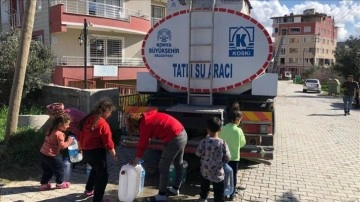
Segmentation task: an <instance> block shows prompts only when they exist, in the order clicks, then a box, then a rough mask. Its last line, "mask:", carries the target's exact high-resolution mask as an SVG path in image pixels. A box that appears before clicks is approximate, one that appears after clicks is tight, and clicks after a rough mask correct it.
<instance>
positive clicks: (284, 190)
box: [0, 81, 360, 202]
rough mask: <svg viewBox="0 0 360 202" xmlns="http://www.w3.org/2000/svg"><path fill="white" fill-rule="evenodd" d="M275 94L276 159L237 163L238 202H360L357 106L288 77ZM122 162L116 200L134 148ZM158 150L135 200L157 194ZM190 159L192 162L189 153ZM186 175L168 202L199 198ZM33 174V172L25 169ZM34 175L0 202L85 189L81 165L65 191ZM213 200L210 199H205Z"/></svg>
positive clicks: (112, 194) (58, 201) (110, 191)
mask: <svg viewBox="0 0 360 202" xmlns="http://www.w3.org/2000/svg"><path fill="white" fill-rule="evenodd" d="M278 89H279V91H278V94H279V96H278V97H277V98H276V115H275V116H276V122H277V125H276V136H275V143H274V144H275V148H276V150H275V158H274V160H272V162H271V163H272V164H271V165H270V166H266V165H263V164H245V163H243V164H242V165H241V170H240V172H239V176H240V179H239V180H240V182H239V183H240V186H241V187H243V188H245V189H244V190H241V191H240V194H239V196H238V197H237V199H236V201H261V202H263V201H277V202H280V201H294V202H298V201H301V202H302V201H306V202H307V201H324V202H328V201H346V202H356V201H360V158H359V157H360V110H353V111H352V112H351V115H350V116H346V117H345V116H343V110H342V101H341V99H340V98H339V97H330V96H326V95H318V94H315V93H306V94H304V93H302V86H301V85H295V84H292V83H291V82H290V81H280V82H279V88H278ZM117 150H118V153H120V156H121V161H120V162H116V163H114V162H112V161H111V160H109V162H110V174H111V176H110V180H109V184H108V186H107V189H106V197H107V198H108V199H110V201H114V202H115V201H118V200H117V182H118V172H119V170H120V167H121V165H123V164H124V163H126V162H128V161H129V160H130V159H131V158H132V156H133V154H134V151H133V150H131V149H124V148H122V147H119V148H117ZM158 155H159V153H158V152H147V153H146V157H145V164H144V166H145V168H146V171H147V178H146V179H147V180H146V183H145V186H146V189H145V191H144V193H143V194H142V195H141V197H140V198H139V199H137V201H141V200H142V198H143V197H147V196H151V195H153V194H156V184H157V179H158V176H157V172H156V164H157V163H156V159H158V158H157V157H158ZM186 158H187V160H188V161H189V162H190V163H191V162H193V161H195V160H196V159H194V158H193V157H192V156H187V157H186ZM188 171H189V174H188V178H187V181H186V183H185V185H184V186H183V187H182V189H181V192H182V193H184V194H186V195H181V196H179V197H177V198H171V199H170V200H169V201H196V200H195V199H197V198H198V197H199V195H198V193H199V192H200V187H199V175H198V172H197V171H196V170H195V169H191V168H189V169H188ZM29 176H31V173H29ZM38 179H39V177H38V176H35V177H31V178H30V179H29V180H27V181H19V182H12V183H10V184H7V185H4V186H0V194H1V195H0V201H1V202H9V201H12V202H14V201H16V202H21V201H25V202H32V201H44V202H66V201H74V200H75V199H76V197H77V196H78V195H79V193H82V191H83V190H84V183H85V182H86V175H85V174H84V168H83V167H79V166H78V167H77V168H76V169H75V170H74V171H73V176H72V183H73V185H72V186H71V188H70V189H67V190H55V189H54V190H51V191H46V192H38ZM209 201H211V200H209Z"/></svg>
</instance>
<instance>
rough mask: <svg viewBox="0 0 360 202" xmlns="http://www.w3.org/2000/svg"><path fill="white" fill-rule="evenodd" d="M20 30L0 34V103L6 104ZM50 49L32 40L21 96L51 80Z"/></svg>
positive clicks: (51, 61) (51, 60)
mask: <svg viewBox="0 0 360 202" xmlns="http://www.w3.org/2000/svg"><path fill="white" fill-rule="evenodd" d="M20 37H21V30H20V29H16V30H13V31H10V32H3V33H1V34H0V64H1V65H0V103H1V104H5V105H8V103H9V97H10V92H11V86H12V83H13V77H14V74H15V66H16V58H17V55H18V52H19V46H20ZM53 58H54V55H53V53H52V52H51V49H50V48H49V47H48V46H46V45H44V44H43V43H41V42H38V41H32V42H31V45H30V52H29V58H28V65H27V68H26V76H25V81H24V89H23V92H22V98H25V97H26V95H28V94H29V93H31V92H33V91H35V90H37V89H40V88H41V87H42V86H43V85H44V84H48V83H50V82H51V75H52V72H53V70H54V62H53Z"/></svg>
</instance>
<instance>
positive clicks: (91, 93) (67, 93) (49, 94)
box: [38, 85, 119, 129]
mask: <svg viewBox="0 0 360 202" xmlns="http://www.w3.org/2000/svg"><path fill="white" fill-rule="evenodd" d="M104 98H109V99H111V100H112V102H113V104H114V105H115V107H118V105H119V91H118V89H117V88H107V89H79V88H72V87H66V86H57V85H47V86H44V87H43V89H42V96H41V98H39V100H38V103H39V104H41V105H42V106H46V105H48V104H51V103H54V102H62V103H64V106H65V108H77V109H79V110H80V111H83V112H85V113H89V112H90V111H91V110H92V109H93V107H94V106H95V105H96V104H97V103H98V102H99V101H100V100H102V99H104ZM108 122H109V124H110V126H111V127H112V128H113V129H116V128H117V127H118V126H119V120H118V110H116V111H115V112H113V114H112V115H111V117H109V119H108Z"/></svg>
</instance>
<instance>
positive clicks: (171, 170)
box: [168, 161, 188, 186]
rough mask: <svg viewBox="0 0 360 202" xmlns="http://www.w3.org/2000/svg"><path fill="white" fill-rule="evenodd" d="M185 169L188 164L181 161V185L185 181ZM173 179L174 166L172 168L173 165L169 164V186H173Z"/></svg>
mask: <svg viewBox="0 0 360 202" xmlns="http://www.w3.org/2000/svg"><path fill="white" fill-rule="evenodd" d="M187 167H188V163H187V162H186V161H183V167H182V176H181V182H182V183H184V182H185V180H186V170H187ZM175 177H176V171H175V166H174V164H171V165H170V168H169V180H168V184H169V186H172V185H174V182H175Z"/></svg>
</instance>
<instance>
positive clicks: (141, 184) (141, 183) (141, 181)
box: [138, 160, 146, 194]
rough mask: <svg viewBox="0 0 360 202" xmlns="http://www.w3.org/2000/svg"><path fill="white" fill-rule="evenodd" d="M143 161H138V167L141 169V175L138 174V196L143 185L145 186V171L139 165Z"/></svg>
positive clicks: (142, 189)
mask: <svg viewBox="0 0 360 202" xmlns="http://www.w3.org/2000/svg"><path fill="white" fill-rule="evenodd" d="M143 162H144V161H142V160H141V161H139V165H140V167H141V174H140V188H139V193H138V194H140V193H141V192H143V191H144V185H145V174H146V172H145V169H144V167H143V166H142V165H141V164H142V163H143Z"/></svg>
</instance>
